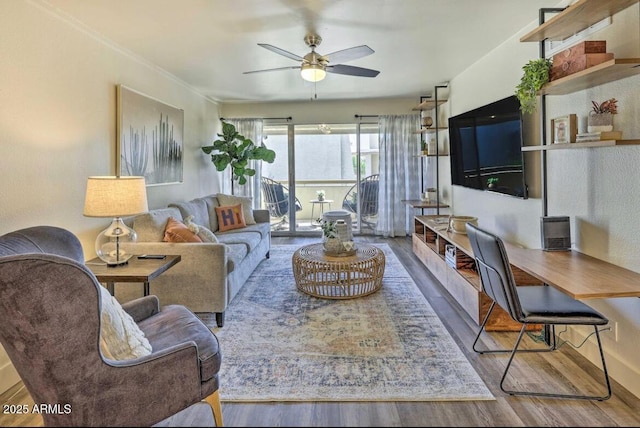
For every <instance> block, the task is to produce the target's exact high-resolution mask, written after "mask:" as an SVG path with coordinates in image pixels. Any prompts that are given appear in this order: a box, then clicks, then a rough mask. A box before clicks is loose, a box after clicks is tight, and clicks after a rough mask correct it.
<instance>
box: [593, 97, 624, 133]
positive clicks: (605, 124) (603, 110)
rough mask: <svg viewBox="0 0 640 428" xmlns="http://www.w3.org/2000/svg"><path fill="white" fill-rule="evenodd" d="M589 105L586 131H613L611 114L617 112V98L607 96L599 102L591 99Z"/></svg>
mask: <svg viewBox="0 0 640 428" xmlns="http://www.w3.org/2000/svg"><path fill="white" fill-rule="evenodd" d="M591 106H592V109H591V111H590V112H589V117H588V118H587V132H609V131H613V115H614V114H618V100H616V99H615V98H609V99H608V100H605V101H603V102H601V103H597V102H595V101H591Z"/></svg>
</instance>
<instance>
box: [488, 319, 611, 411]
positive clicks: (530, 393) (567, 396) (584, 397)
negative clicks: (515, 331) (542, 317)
mask: <svg viewBox="0 0 640 428" xmlns="http://www.w3.org/2000/svg"><path fill="white" fill-rule="evenodd" d="M526 327H527V324H523V325H522V328H521V329H520V334H519V335H518V340H517V341H516V344H515V345H514V347H513V352H511V356H510V357H509V362H508V363H507V366H506V367H505V369H504V373H503V374H502V379H501V380H500V389H501V390H502V391H503V392H505V393H507V394H509V395H521V396H528V397H546V398H562V399H574V400H598V401H604V400H608V399H609V398H610V397H611V383H610V382H609V374H608V372H607V365H606V363H605V362H604V352H603V351H602V343H601V342H600V333H599V332H598V326H593V327H594V330H595V332H596V339H597V341H598V349H599V350H600V359H601V361H602V369H603V371H604V380H605V383H606V385H607V393H606V394H605V395H580V394H558V393H547V392H533V391H516V390H512V389H506V388H505V387H504V381H505V379H506V377H507V373H508V372H509V368H511V363H512V362H513V358H514V357H515V355H516V352H518V346H520V342H521V340H522V337H523V335H524V332H525V328H526ZM554 345H555V332H554ZM519 352H526V351H519Z"/></svg>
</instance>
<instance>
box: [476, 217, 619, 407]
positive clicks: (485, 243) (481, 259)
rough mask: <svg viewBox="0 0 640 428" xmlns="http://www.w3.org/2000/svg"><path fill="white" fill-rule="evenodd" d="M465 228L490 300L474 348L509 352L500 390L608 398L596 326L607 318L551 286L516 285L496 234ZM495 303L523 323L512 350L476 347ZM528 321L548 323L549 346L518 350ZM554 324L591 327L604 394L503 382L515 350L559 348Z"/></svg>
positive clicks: (551, 349) (531, 394) (582, 397)
mask: <svg viewBox="0 0 640 428" xmlns="http://www.w3.org/2000/svg"><path fill="white" fill-rule="evenodd" d="M466 229H467V235H468V236H469V242H470V243H471V247H472V249H473V254H474V256H475V258H476V264H477V269H478V272H479V274H480V279H481V281H482V289H483V291H484V292H485V293H486V294H487V295H488V296H489V297H490V298H491V299H492V300H493V302H492V303H491V306H490V308H489V311H488V312H487V315H486V316H485V318H484V321H483V322H482V325H481V326H480V330H479V331H478V335H477V336H476V339H475V340H474V342H473V350H474V351H475V352H478V353H480V354H484V353H497V352H510V353H511V356H510V357H509V362H508V363H507V366H506V367H505V370H504V373H503V375H502V379H501V380H500V389H502V391H504V392H506V393H507V394H510V395H526V396H536V397H548V398H572V399H585V400H599V401H603V400H607V399H609V397H611V384H610V383H609V375H608V373H607V366H606V364H605V361H604V353H603V352H602V343H601V342H600V333H599V332H598V326H600V325H605V324H607V323H608V322H609V320H608V319H607V318H605V317H604V316H603V315H602V314H600V313H598V312H597V311H596V310H594V309H593V308H591V307H590V306H588V305H586V304H584V303H582V302H580V301H578V300H575V299H573V298H571V297H569V296H567V295H566V294H564V293H562V292H561V291H558V290H557V289H555V288H553V287H550V286H546V285H527V286H522V287H519V286H517V285H516V283H515V280H514V278H513V272H512V271H511V265H510V264H509V258H508V257H507V252H506V250H505V248H504V244H503V243H502V240H501V239H500V238H499V237H497V236H496V235H493V234H491V233H489V232H487V231H484V230H482V229H480V228H478V227H477V226H474V225H472V224H470V223H467V225H466ZM496 303H497V304H499V305H500V306H501V307H502V308H503V309H504V310H506V311H507V312H508V313H509V315H510V316H511V318H513V319H514V320H515V321H517V322H519V323H521V324H522V328H521V329H520V334H519V335H518V339H517V340H516V343H515V345H514V347H513V349H512V350H509V349H494V350H478V349H477V348H476V345H477V343H478V339H479V338H480V335H481V334H482V331H483V330H484V326H485V324H486V323H487V320H488V319H489V316H490V315H491V311H493V308H494V307H495V305H496ZM531 324H546V325H550V326H551V333H552V334H551V344H550V346H549V347H548V348H537V349H518V347H519V346H520V342H521V340H522V337H523V335H524V333H525V331H526V329H527V326H529V325H531ZM556 325H590V326H593V329H594V333H592V334H595V336H596V339H597V341H598V349H599V350H600V358H601V360H602V369H603V371H604V379H605V382H606V385H607V393H606V394H605V395H580V394H560V393H557V392H531V391H523V390H512V389H511V390H510V389H505V387H504V381H505V378H506V377H507V373H508V372H509V368H510V367H511V363H512V361H513V358H514V357H515V355H516V352H550V351H555V350H557V349H558V346H557V343H556V337H555V326H556ZM589 336H591V335H589Z"/></svg>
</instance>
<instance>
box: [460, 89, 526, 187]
mask: <svg viewBox="0 0 640 428" xmlns="http://www.w3.org/2000/svg"><path fill="white" fill-rule="evenodd" d="M522 142H523V137H522V114H521V112H520V102H519V101H518V99H517V98H516V96H515V95H514V96H510V97H507V98H504V99H502V100H499V101H496V102H493V103H491V104H487V105H485V106H482V107H479V108H477V109H474V110H471V111H468V112H466V113H462V114H459V115H457V116H453V117H451V118H449V144H450V153H449V154H450V161H451V184H454V185H459V186H464V187H468V188H471V189H478V190H486V191H491V192H498V193H503V194H506V195H511V196H515V197H519V198H523V199H526V198H527V197H528V195H527V185H526V183H525V170H524V156H523V154H522Z"/></svg>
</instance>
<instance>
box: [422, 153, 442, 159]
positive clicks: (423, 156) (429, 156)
mask: <svg viewBox="0 0 640 428" xmlns="http://www.w3.org/2000/svg"><path fill="white" fill-rule="evenodd" d="M441 156H449V153H438V154H437V155H436V154H429V155H416V156H415V157H417V158H436V157H441Z"/></svg>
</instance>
